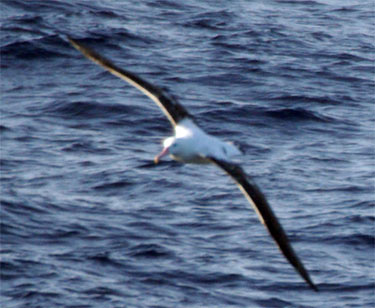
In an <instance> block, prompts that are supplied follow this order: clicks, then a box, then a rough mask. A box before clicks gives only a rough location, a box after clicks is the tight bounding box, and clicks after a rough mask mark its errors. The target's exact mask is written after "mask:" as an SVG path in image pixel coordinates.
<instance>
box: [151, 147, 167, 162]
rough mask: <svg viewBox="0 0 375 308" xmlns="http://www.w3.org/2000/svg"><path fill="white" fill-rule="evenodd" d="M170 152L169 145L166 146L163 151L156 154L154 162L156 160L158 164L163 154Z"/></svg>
mask: <svg viewBox="0 0 375 308" xmlns="http://www.w3.org/2000/svg"><path fill="white" fill-rule="evenodd" d="M168 154H169V147H165V148H164V149H163V151H161V152H160V153H159V154H158V155H156V156H155V158H154V162H155V164H157V163H158V162H159V160H160V159H161V158H162V157H163V156H165V155H168Z"/></svg>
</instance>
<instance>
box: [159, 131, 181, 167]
mask: <svg viewBox="0 0 375 308" xmlns="http://www.w3.org/2000/svg"><path fill="white" fill-rule="evenodd" d="M181 150H182V145H181V141H180V139H176V138H175V137H169V138H167V139H165V140H164V142H163V150H162V151H161V152H160V153H159V154H158V155H156V156H155V158H154V162H155V164H157V163H158V162H159V160H160V159H161V158H162V157H163V156H166V155H168V154H169V155H171V156H175V157H176V156H179V153H180V151H181Z"/></svg>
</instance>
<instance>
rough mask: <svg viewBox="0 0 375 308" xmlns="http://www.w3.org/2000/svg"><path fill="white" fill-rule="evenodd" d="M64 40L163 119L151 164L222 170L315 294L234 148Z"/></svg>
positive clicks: (154, 90) (144, 85)
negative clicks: (166, 126)
mask: <svg viewBox="0 0 375 308" xmlns="http://www.w3.org/2000/svg"><path fill="white" fill-rule="evenodd" d="M68 40H69V41H70V43H71V44H72V45H73V46H74V47H75V48H76V49H78V50H79V51H81V52H82V53H83V54H84V55H85V56H86V57H87V58H89V59H90V60H92V61H94V62H95V63H97V64H99V65H100V66H102V67H104V68H105V69H106V70H108V71H109V72H110V73H112V74H113V75H115V76H117V77H119V78H121V79H123V80H125V81H126V82H128V83H130V84H131V85H133V86H134V87H136V88H137V89H139V90H140V91H142V92H143V93H144V94H146V95H147V96H148V97H149V98H151V99H152V100H153V101H154V102H155V103H156V104H157V105H158V106H159V107H160V108H161V110H162V111H163V112H164V114H165V115H166V116H167V118H168V120H169V121H170V122H171V124H172V126H173V128H174V136H173V137H169V138H167V139H165V140H164V142H163V145H164V147H163V150H162V152H161V153H160V154H159V155H157V156H156V157H155V163H157V162H158V161H159V160H160V159H161V158H162V157H163V156H166V155H170V156H171V157H172V158H173V159H175V160H177V161H180V162H183V163H195V164H208V163H211V164H214V165H216V166H218V167H219V168H221V169H222V170H224V171H225V172H226V173H227V174H228V175H229V176H231V177H232V178H233V180H234V181H235V182H236V184H237V185H238V186H239V188H240V190H241V191H242V193H243V194H244V195H245V197H246V198H247V199H248V201H249V203H250V204H251V205H252V207H253V208H254V210H255V211H256V213H257V214H258V217H259V219H260V221H261V222H262V223H263V224H264V225H265V227H266V228H267V230H268V231H269V233H270V234H271V236H272V238H273V239H274V240H275V242H276V244H277V245H278V246H279V248H280V250H281V252H282V253H283V254H284V256H285V257H286V258H287V260H288V261H289V262H290V263H291V264H292V265H293V266H294V268H295V269H296V270H297V272H298V273H299V274H300V275H301V277H302V278H303V279H304V280H305V281H306V282H307V283H308V284H309V286H310V287H311V288H313V289H314V290H315V291H317V287H316V286H315V285H314V283H313V282H312V280H311V279H310V276H309V274H308V272H307V271H306V269H305V268H304V266H303V264H302V262H301V261H300V260H299V258H298V256H297V255H296V253H295V252H294V250H293V248H292V246H291V245H290V243H289V240H288V237H287V235H286V233H285V231H284V229H283V228H282V226H281V224H280V223H279V221H278V219H277V218H276V216H275V214H274V213H273V211H272V208H271V207H270V205H269V204H268V201H267V200H266V198H265V196H264V195H263V193H262V192H261V191H260V189H259V188H258V187H257V185H256V184H255V183H253V182H252V181H251V179H250V178H249V177H248V176H247V175H246V173H245V172H244V171H243V169H242V168H241V167H240V166H239V165H238V164H236V163H234V162H233V157H235V156H236V155H239V154H240V153H241V152H240V151H239V150H238V149H237V148H236V147H235V146H234V145H232V144H230V143H227V142H224V141H222V140H220V139H218V138H216V137H214V136H212V135H209V134H207V133H205V132H204V131H203V130H202V129H201V128H200V127H199V126H198V125H196V124H195V122H194V119H193V116H192V115H191V114H190V113H189V112H188V111H187V110H186V109H185V108H184V107H183V106H182V105H180V104H179V103H178V102H176V101H175V100H174V99H172V98H171V97H169V96H167V95H166V94H165V93H163V92H162V91H161V90H160V89H159V88H158V87H156V86H154V85H152V84H150V83H149V82H147V81H145V80H144V79H142V78H140V77H138V76H137V75H135V74H134V73H131V72H129V71H127V70H124V69H121V68H119V67H117V66H116V65H115V64H113V63H112V62H111V61H109V60H108V59H106V58H104V57H102V56H101V55H99V54H98V53H96V52H95V51H93V50H91V49H90V48H88V47H85V46H83V45H82V44H80V43H78V42H77V41H75V40H73V39H71V38H68Z"/></svg>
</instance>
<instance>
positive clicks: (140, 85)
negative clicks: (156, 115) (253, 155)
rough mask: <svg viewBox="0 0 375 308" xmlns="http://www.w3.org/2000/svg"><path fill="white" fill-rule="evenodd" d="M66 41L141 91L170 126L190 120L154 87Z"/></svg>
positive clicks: (79, 46)
mask: <svg viewBox="0 0 375 308" xmlns="http://www.w3.org/2000/svg"><path fill="white" fill-rule="evenodd" d="M68 40H69V42H70V43H71V44H72V45H73V46H74V47H75V48H76V49H77V50H79V51H80V52H82V54H83V55H84V56H86V57H87V58H88V59H90V60H91V61H93V62H95V63H97V64H99V65H100V66H102V67H104V68H105V69H106V70H107V71H109V72H110V73H111V74H113V75H115V76H117V77H119V78H121V79H123V80H125V81H126V82H128V83H129V84H131V85H132V86H134V87H136V88H137V89H139V90H140V91H142V92H143V93H144V94H146V95H147V96H148V97H149V98H151V99H152V100H153V101H154V102H155V103H156V104H157V105H158V106H159V107H160V108H161V109H162V111H163V112H164V114H165V115H166V116H167V117H168V120H169V121H170V122H171V123H172V125H176V124H177V123H178V122H179V121H180V120H182V119H184V118H185V117H190V118H192V116H191V115H190V114H189V113H188V112H187V111H186V109H185V108H184V107H183V106H182V105H180V104H179V103H177V102H175V101H173V100H172V99H171V98H170V97H168V96H166V95H165V94H164V93H163V92H162V91H161V90H160V89H159V88H158V87H155V86H154V85H152V84H150V83H149V82H147V81H145V80H143V79H142V78H140V77H138V76H137V75H135V74H134V73H132V72H129V71H127V70H124V69H121V68H119V67H117V66H116V65H115V64H113V63H112V62H111V61H110V60H108V59H106V58H105V57H103V56H101V55H99V54H98V53H96V52H95V51H94V50H92V49H90V48H88V47H86V46H83V45H82V44H81V43H79V42H77V41H76V40H73V39H72V38H70V37H68Z"/></svg>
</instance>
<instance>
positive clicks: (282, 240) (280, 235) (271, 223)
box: [210, 158, 318, 291]
mask: <svg viewBox="0 0 375 308" xmlns="http://www.w3.org/2000/svg"><path fill="white" fill-rule="evenodd" d="M210 160H211V161H212V162H213V163H214V164H216V165H217V166H218V167H220V168H221V169H223V170H224V171H225V172H226V173H228V175H230V176H231V177H232V178H233V179H234V180H235V181H236V183H237V185H238V186H239V188H240V189H241V191H242V192H243V194H244V195H245V196H246V198H247V200H249V202H250V204H251V205H252V206H253V208H254V209H255V211H256V212H257V214H258V216H259V219H260V221H261V222H262V223H263V224H264V225H265V227H266V228H267V230H268V231H269V233H270V234H271V236H272V237H273V239H274V240H275V242H276V243H277V245H278V246H279V248H280V250H281V252H282V253H283V254H284V256H285V257H286V258H287V259H288V261H289V262H290V263H291V264H292V265H293V266H294V268H295V269H296V270H297V272H298V273H299V274H300V275H301V276H302V277H303V279H304V280H305V281H306V282H307V283H308V284H309V285H310V287H311V288H313V289H314V290H315V291H318V288H317V287H316V286H315V285H314V283H313V282H312V280H311V279H310V276H309V274H308V272H307V271H306V269H305V267H304V266H303V264H302V262H301V261H300V260H299V258H298V256H297V255H296V253H295V252H294V250H293V247H292V246H291V245H290V242H289V239H288V237H287V235H286V233H285V231H284V229H283V227H282V226H281V224H280V223H279V221H278V220H277V218H276V216H275V214H274V213H273V211H272V209H271V207H270V206H269V204H268V202H267V200H266V197H265V196H264V195H263V193H262V192H261V191H260V190H259V188H258V187H257V186H256V185H255V184H254V183H252V182H251V181H250V179H249V178H248V176H247V175H246V174H245V172H244V171H243V170H242V168H241V167H239V166H238V165H236V164H232V163H229V162H226V161H222V160H218V159H215V158H210Z"/></svg>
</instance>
